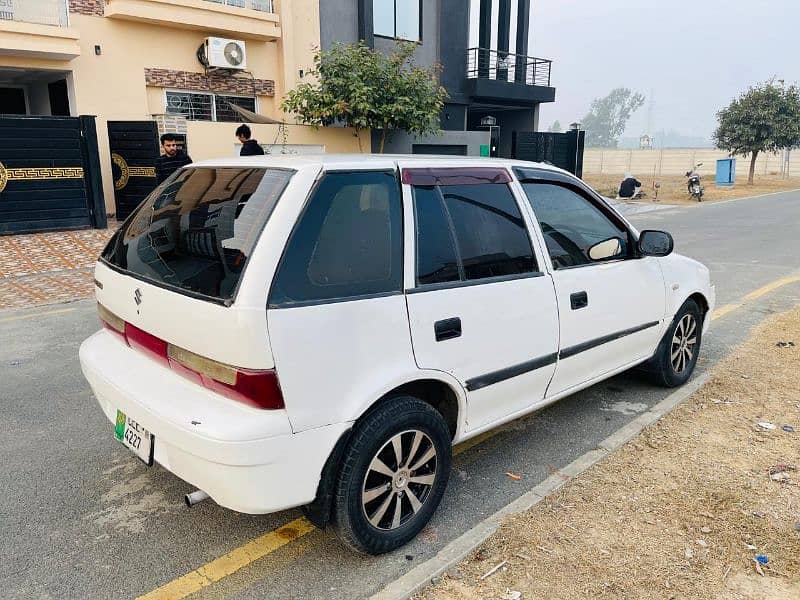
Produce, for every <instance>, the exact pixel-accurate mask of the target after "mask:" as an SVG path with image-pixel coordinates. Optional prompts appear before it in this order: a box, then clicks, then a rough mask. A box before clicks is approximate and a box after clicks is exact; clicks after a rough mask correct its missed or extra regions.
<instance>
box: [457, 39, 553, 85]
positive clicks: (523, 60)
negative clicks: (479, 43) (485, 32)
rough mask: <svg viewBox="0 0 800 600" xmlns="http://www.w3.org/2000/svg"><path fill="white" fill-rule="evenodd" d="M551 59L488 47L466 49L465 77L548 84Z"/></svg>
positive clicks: (527, 83) (528, 83)
mask: <svg viewBox="0 0 800 600" xmlns="http://www.w3.org/2000/svg"><path fill="white" fill-rule="evenodd" d="M552 63H553V61H551V60H547V59H545V58H536V57H534V56H524V55H522V54H513V53H510V52H499V51H497V50H490V49H488V48H469V49H468V50H467V78H468V79H495V80H497V81H510V82H513V83H523V84H525V85H543V86H548V87H549V86H550V66H551V65H552Z"/></svg>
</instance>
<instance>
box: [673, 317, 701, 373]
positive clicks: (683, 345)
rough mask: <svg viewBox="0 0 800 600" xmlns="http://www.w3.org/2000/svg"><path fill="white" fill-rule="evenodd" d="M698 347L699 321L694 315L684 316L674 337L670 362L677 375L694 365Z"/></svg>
mask: <svg viewBox="0 0 800 600" xmlns="http://www.w3.org/2000/svg"><path fill="white" fill-rule="evenodd" d="M696 347H697V321H696V320H695V318H694V315H691V314H686V315H683V318H682V319H681V320H680V321H679V322H678V326H677V327H676V328H675V333H674V334H673V336H672V346H671V351H670V362H671V363H672V368H673V369H674V371H675V373H683V371H684V370H685V369H687V368H688V367H689V366H690V365H691V364H692V360H693V358H694V354H695V350H696Z"/></svg>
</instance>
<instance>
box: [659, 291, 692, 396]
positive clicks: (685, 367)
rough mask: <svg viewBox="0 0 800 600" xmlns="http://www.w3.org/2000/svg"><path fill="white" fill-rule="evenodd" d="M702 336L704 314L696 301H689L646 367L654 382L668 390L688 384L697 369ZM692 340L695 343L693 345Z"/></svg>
mask: <svg viewBox="0 0 800 600" xmlns="http://www.w3.org/2000/svg"><path fill="white" fill-rule="evenodd" d="M687 332H688V333H687ZM702 335H703V312H702V311H701V310H700V307H699V306H697V303H696V302H695V301H694V300H687V301H686V302H684V303H683V305H682V306H681V307H680V309H679V310H678V312H677V313H676V314H675V318H674V319H673V320H672V323H670V325H669V328H668V329H667V332H666V333H665V334H664V337H663V338H661V343H659V345H658V349H657V350H656V353H655V354H654V355H653V358H652V359H650V361H649V363H648V364H647V366H646V370H647V371H649V372H650V374H651V377H652V379H653V381H654V382H655V383H657V384H658V385H661V386H664V387H678V386H680V385H683V384H684V383H686V382H687V381H688V380H689V378H690V377H691V376H692V372H693V371H694V368H695V365H697V357H698V355H699V354H700V346H701V342H702ZM692 340H693V343H689V342H692ZM676 353H677V356H676ZM681 355H682V359H683V360H681Z"/></svg>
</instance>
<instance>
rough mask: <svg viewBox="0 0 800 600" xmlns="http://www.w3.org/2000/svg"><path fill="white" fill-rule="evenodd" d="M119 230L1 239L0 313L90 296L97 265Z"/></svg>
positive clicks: (112, 227) (111, 223)
mask: <svg viewBox="0 0 800 600" xmlns="http://www.w3.org/2000/svg"><path fill="white" fill-rule="evenodd" d="M117 226H118V224H117V223H116V222H114V221H111V222H109V226H108V229H85V230H81V231H58V232H48V233H35V234H29V235H9V236H0V310H5V309H9V308H30V307H33V306H41V305H44V304H54V303H57V302H69V301H72V300H79V299H81V298H88V297H91V296H92V295H93V294H94V277H93V275H92V273H93V270H94V263H95V261H96V260H97V256H98V255H99V254H100V252H101V251H102V250H103V248H104V247H105V245H106V243H107V242H108V239H109V238H110V237H111V235H112V234H113V233H114V231H116V229H117Z"/></svg>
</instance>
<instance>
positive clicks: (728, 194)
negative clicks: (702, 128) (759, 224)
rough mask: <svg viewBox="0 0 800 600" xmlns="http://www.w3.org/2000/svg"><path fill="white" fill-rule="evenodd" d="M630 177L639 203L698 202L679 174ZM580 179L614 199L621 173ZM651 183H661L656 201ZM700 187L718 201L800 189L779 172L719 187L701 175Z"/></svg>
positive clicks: (793, 179)
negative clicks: (639, 193)
mask: <svg viewBox="0 0 800 600" xmlns="http://www.w3.org/2000/svg"><path fill="white" fill-rule="evenodd" d="M633 176H634V177H636V179H638V180H639V181H640V182H641V183H642V191H643V192H644V193H645V194H646V197H645V198H644V199H642V200H640V201H641V202H656V201H658V202H660V203H662V204H697V201H696V200H693V199H692V198H691V197H690V196H689V194H688V192H687V191H686V178H685V177H683V176H682V175H664V176H663V177H662V176H658V177H653V176H652V175H643V174H638V173H634V174H633ZM583 180H584V181H585V182H586V183H587V184H589V185H590V186H592V187H593V188H594V189H595V190H597V191H598V192H600V193H601V194H603V195H604V196H607V197H609V198H614V197H616V195H617V191H618V190H619V184H620V181H622V174H621V173H620V174H616V175H598V174H588V175H587V174H584V176H583ZM654 183H658V184H659V186H660V187H659V188H658V199H657V200H656V189H655V187H654V185H653V184H654ZM703 187H704V188H705V193H704V195H703V202H719V201H720V200H731V199H733V198H744V197H747V196H759V195H761V194H770V193H773V192H782V191H787V190H796V189H800V177H791V178H789V179H782V178H781V177H780V176H778V175H756V176H755V178H754V179H753V185H747V177H744V178H741V177H740V178H737V180H736V185H735V186H734V187H720V188H718V187H717V186H716V185H714V178H713V177H712V176H704V177H703Z"/></svg>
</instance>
